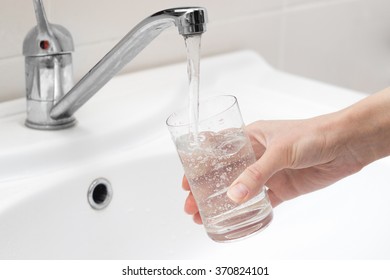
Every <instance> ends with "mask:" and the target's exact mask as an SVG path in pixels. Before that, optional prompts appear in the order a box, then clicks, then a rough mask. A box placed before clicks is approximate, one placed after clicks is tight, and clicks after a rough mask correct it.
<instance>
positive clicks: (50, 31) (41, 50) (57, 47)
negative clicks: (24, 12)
mask: <svg viewBox="0 0 390 280" xmlns="http://www.w3.org/2000/svg"><path fill="white" fill-rule="evenodd" d="M34 7H35V15H36V18H37V26H35V27H34V28H33V29H31V31H30V32H29V33H28V34H27V36H26V38H25V40H24V42H23V54H24V56H25V74H26V75H25V76H26V95H27V96H26V98H27V119H26V122H25V123H26V126H28V127H31V128H36V129H51V130H53V129H60V128H66V127H70V126H72V125H74V124H75V119H74V118H73V117H68V118H63V119H62V120H59V121H57V120H53V119H52V118H51V117H50V111H51V110H52V108H53V107H54V105H55V104H56V103H57V102H58V101H59V100H60V99H61V98H62V97H63V96H64V95H65V94H66V93H67V92H68V91H69V90H70V89H71V88H72V87H73V85H74V83H73V69H72V53H71V52H72V51H73V50H74V47H73V40H72V36H71V35H70V33H69V32H68V31H67V30H66V29H65V28H64V27H62V26H60V25H55V24H50V23H49V22H48V20H47V18H46V14H45V11H44V8H43V5H42V1H41V0H34Z"/></svg>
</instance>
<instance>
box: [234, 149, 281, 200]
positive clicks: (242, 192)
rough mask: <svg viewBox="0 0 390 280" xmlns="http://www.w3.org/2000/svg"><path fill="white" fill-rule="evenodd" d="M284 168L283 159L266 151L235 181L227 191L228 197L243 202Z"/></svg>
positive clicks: (255, 193)
mask: <svg viewBox="0 0 390 280" xmlns="http://www.w3.org/2000/svg"><path fill="white" fill-rule="evenodd" d="M282 168H283V164H282V161H281V159H280V158H279V157H278V156H275V154H274V153H272V152H270V151H266V152H265V153H264V154H263V156H262V157H261V158H260V159H259V160H258V161H256V162H255V163H254V164H252V165H251V166H249V167H247V168H246V169H245V170H244V172H243V173H242V174H241V175H240V176H239V177H238V178H237V179H236V180H235V181H234V182H233V184H232V185H231V186H230V187H229V189H228V191H227V195H228V197H229V198H230V199H231V200H233V201H234V202H236V203H242V202H244V201H247V200H249V199H251V198H253V197H254V196H255V195H257V194H258V193H259V192H260V190H261V189H262V187H263V186H264V185H265V183H266V182H267V181H268V179H269V178H270V177H271V176H272V175H273V174H275V173H276V172H277V171H279V170H281V169H282ZM275 203H277V201H276V197H275Z"/></svg>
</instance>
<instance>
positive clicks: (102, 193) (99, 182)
mask: <svg viewBox="0 0 390 280" xmlns="http://www.w3.org/2000/svg"><path fill="white" fill-rule="evenodd" d="M111 198H112V187H111V184H110V182H109V181H108V180H107V179H104V178H99V179H96V180H94V181H93V182H92V184H91V185H90V186H89V189H88V202H89V204H90V205H91V207H92V208H93V209H96V210H101V209H103V208H105V207H107V205H108V204H109V203H110V201H111Z"/></svg>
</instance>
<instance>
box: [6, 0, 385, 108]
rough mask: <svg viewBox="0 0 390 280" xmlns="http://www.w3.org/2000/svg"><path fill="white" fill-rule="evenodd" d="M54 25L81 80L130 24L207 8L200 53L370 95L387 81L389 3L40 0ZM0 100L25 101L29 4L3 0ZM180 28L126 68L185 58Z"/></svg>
mask: <svg viewBox="0 0 390 280" xmlns="http://www.w3.org/2000/svg"><path fill="white" fill-rule="evenodd" d="M44 3H45V5H46V10H47V13H48V17H49V19H50V21H51V22H53V23H59V24H61V25H64V26H65V27H67V28H68V29H69V30H70V31H71V32H72V34H73V37H74V41H75V44H76V52H75V53H74V68H75V69H74V70H75V76H76V79H79V78H80V77H81V76H82V75H83V74H84V73H85V72H86V71H88V69H89V68H90V67H92V66H93V65H94V64H95V63H96V62H97V61H98V59H100V58H101V57H102V56H103V55H104V54H105V53H106V52H107V51H109V50H110V49H111V47H112V46H113V45H114V44H115V43H116V42H117V41H118V40H119V39H120V38H121V37H122V36H123V35H124V34H126V33H127V32H128V31H129V30H130V29H131V28H132V26H134V25H135V24H136V23H138V22H139V21H140V20H142V19H143V18H145V17H146V16H148V15H150V14H152V13H154V12H156V11H158V10H161V9H164V8H168V7H175V6H188V5H199V6H205V7H206V8H207V9H208V11H209V20H210V24H209V25H208V32H207V33H205V35H204V36H203V43H202V46H203V48H202V54H203V56H208V55H212V54H217V53H222V52H228V51H233V50H238V49H254V50H256V51H258V52H259V53H260V54H261V55H263V56H264V57H265V58H266V59H267V60H268V61H269V62H270V63H271V64H272V65H273V66H275V67H277V68H279V69H282V70H285V71H288V72H292V73H296V74H298V75H303V76H307V77H311V78H314V79H318V80H322V81H325V82H329V83H334V84H337V85H340V86H344V87H349V88H353V89H357V90H362V91H366V92H373V91H376V90H378V89H380V88H382V87H385V86H388V85H389V84H390V17H389V16H388V15H389V14H390V1H388V0H240V1H235V0H213V1H207V0H192V1H191V0H160V1H153V2H152V1H148V2H146V1H128V0H110V1H108V0H102V1H94V0H81V1H75V0H44ZM0 5H1V7H2V9H1V10H0V86H1V87H0V101H4V100H8V99H13V98H17V97H22V96H24V58H23V57H22V55H21V48H22V42H23V38H24V36H25V34H26V33H27V32H28V30H29V29H30V28H31V27H32V26H33V25H34V23H35V18H34V13H33V5H32V1H28V0H24V1H15V0H0ZM184 57H185V50H184V43H183V40H182V38H181V37H180V36H178V35H177V31H176V30H174V29H171V30H169V31H167V32H165V33H163V34H162V35H161V36H160V37H159V38H157V39H156V40H155V41H154V42H153V43H152V44H151V45H150V46H148V47H147V48H146V49H145V50H144V51H143V52H142V53H141V54H140V55H139V57H137V58H136V59H135V60H134V61H133V62H132V63H130V65H128V66H127V67H126V68H125V69H124V71H134V70H139V69H144V68H147V67H153V66H157V65H163V64H166V63H172V62H177V61H184Z"/></svg>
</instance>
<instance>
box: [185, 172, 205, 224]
mask: <svg viewBox="0 0 390 280" xmlns="http://www.w3.org/2000/svg"><path fill="white" fill-rule="evenodd" d="M182 188H183V189H184V190H186V191H190V193H189V194H188V197H187V199H186V201H185V204H184V211H185V212H186V213H187V214H189V215H192V218H193V220H194V222H195V223H196V224H198V225H201V224H202V218H201V217H200V214H199V210H198V205H196V202H195V198H194V196H193V195H192V193H191V190H190V184H189V183H188V180H187V178H186V177H185V176H184V177H183V181H182Z"/></svg>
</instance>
